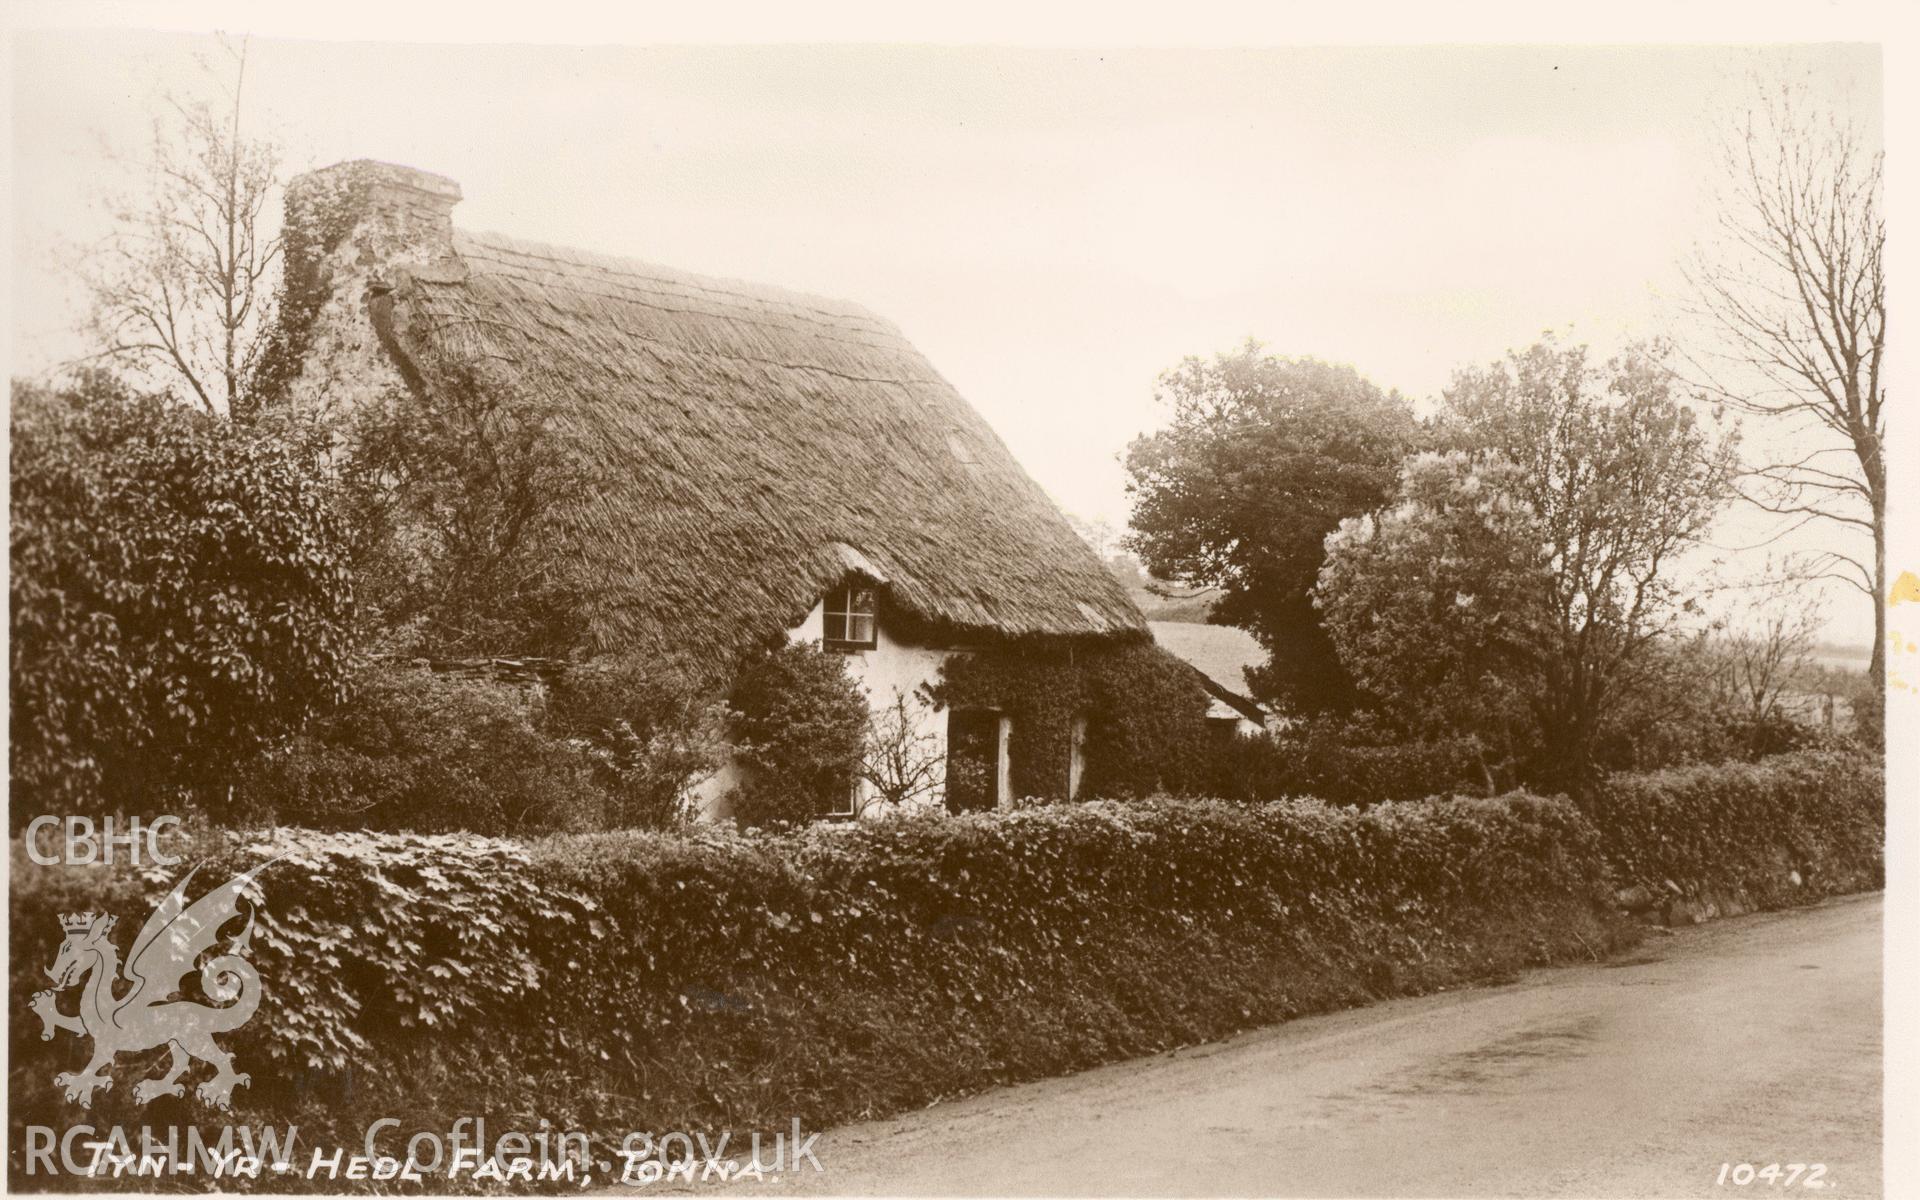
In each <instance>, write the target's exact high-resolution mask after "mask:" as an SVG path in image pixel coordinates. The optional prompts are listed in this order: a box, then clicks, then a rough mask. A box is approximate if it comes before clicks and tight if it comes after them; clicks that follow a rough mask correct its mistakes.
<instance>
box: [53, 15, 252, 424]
mask: <svg viewBox="0 0 1920 1200" xmlns="http://www.w3.org/2000/svg"><path fill="white" fill-rule="evenodd" d="M221 47H222V49H223V50H224V51H225V53H226V54H227V56H228V58H229V59H230V62H231V68H232V81H231V87H230V88H226V86H225V84H224V82H223V84H222V87H223V88H225V90H226V93H227V94H226V95H225V96H224V97H223V98H222V99H221V101H220V102H219V103H218V104H215V103H209V102H207V101H204V100H187V99H182V98H180V97H177V96H169V97H167V105H168V108H169V109H170V115H169V116H167V117H165V118H162V119H160V120H158V121H156V122H155V123H154V129H153V145H152V153H151V157H150V159H149V161H148V162H147V164H146V174H147V180H146V182H145V186H144V187H143V189H142V190H141V191H140V193H139V194H138V195H137V196H136V197H135V198H132V199H129V200H126V201H123V202H120V203H117V204H115V205H114V207H113V210H112V215H113V217H114V223H115V229H114V232H113V233H112V234H111V235H109V237H108V238H107V240H106V242H105V244H104V245H103V246H101V247H99V248H98V249H97V250H96V251H94V252H92V253H89V254H88V255H87V256H86V259H85V265H84V266H83V267H82V274H83V275H84V277H85V280H86V283H87V286H88V289H89V291H90V292H91V293H92V301H93V325H94V329H95V332H96V335H97V336H98V337H99V338H100V340H101V342H102V348H101V349H100V351H99V352H98V354H96V356H95V357H105V358H111V359H114V360H116V361H118V362H120V363H122V364H123V365H125V366H127V367H129V368H132V369H134V370H136V371H141V372H146V373H150V374H151V376H152V377H153V379H154V381H155V382H156V383H158V384H166V385H184V388H185V390H186V392H187V393H188V394H189V395H190V397H191V399H192V400H193V402H194V403H196V404H197V405H199V406H200V407H201V408H203V409H205V410H206V411H207V412H209V413H215V414H221V413H224V414H227V415H229V416H232V417H236V418H246V417H249V416H251V415H252V412H251V409H252V406H251V405H250V404H249V402H248V397H247V386H246V385H247V379H248V375H249V373H250V372H251V371H252V369H253V363H254V359H255V357H256V356H257V355H258V353H259V351H260V348H261V346H262V345H263V341H264V339H263V336H262V335H263V333H264V331H265V330H266V328H267V327H268V324H269V321H270V317H271V312H270V310H271V308H272V304H273V295H274V289H275V283H276V280H277V271H278V267H279V259H280V238H279V236H278V235H277V234H276V233H270V232H269V231H268V229H267V225H268V223H269V220H270V218H271V215H272V214H273V213H274V212H275V211H277V206H276V205H273V204H272V203H271V201H272V198H273V197H274V195H275V194H276V193H277V192H278V168H279V156H278V152H277V150H276V148H275V147H274V146H273V145H272V144H271V143H270V142H267V141H264V140H261V139H256V138H250V137H248V136H246V134H245V133H243V131H242V128H241V114H242V103H241V102H242V94H243V88H244V85H245V83H246V73H247V47H246V43H245V42H241V43H240V44H238V45H237V46H235V45H230V44H228V43H225V42H222V43H221Z"/></svg>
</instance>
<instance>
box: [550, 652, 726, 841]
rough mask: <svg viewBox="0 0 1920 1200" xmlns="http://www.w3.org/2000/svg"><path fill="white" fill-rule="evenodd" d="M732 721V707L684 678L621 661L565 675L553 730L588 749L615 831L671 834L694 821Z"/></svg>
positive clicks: (554, 694)
mask: <svg viewBox="0 0 1920 1200" xmlns="http://www.w3.org/2000/svg"><path fill="white" fill-rule="evenodd" d="M724 718H725V706H724V705H719V704H714V703H711V702H708V701H707V700H705V699H703V698H702V697H701V696H700V695H699V694H698V693H697V691H696V690H695V689H694V688H692V687H691V686H689V685H688V684H687V682H686V681H685V680H684V679H682V678H681V677H680V676H679V675H678V674H677V673H675V672H671V671H667V670H664V669H661V668H658V667H653V666H648V665H644V664H641V663H638V662H635V661H632V660H621V661H616V662H612V663H600V664H593V665H588V666H580V667H575V668H573V669H572V670H569V671H567V672H566V673H564V674H562V675H560V676H559V677H557V678H556V679H555V680H554V681H553V683H552V685H551V691H550V693H549V695H548V698H547V713H546V728H547V729H548V730H550V731H551V732H553V733H555V734H556V735H558V736H561V737H565V738H570V739H577V740H578V741H579V742H580V743H581V744H583V745H584V746H585V747H586V749H587V753H588V757H589V758H590V759H591V760H592V764H593V774H594V779H595V782H596V783H597V784H598V785H599V786H600V788H601V789H602V790H603V791H605V792H606V794H607V811H606V814H605V818H606V823H607V824H608V825H609V826H611V827H614V828H619V829H670V828H674V827H676V826H679V825H682V824H685V823H686V822H687V821H688V820H689V819H690V818H691V817H692V814H693V802H692V800H691V798H690V794H691V791H692V789H693V788H694V787H695V786H696V785H698V784H699V783H700V782H702V781H703V780H705V779H707V778H709V777H710V776H711V775H712V774H713V773H714V771H716V770H717V769H718V768H719V767H720V764H721V762H722V759H723V755H724V751H725V746H724V742H723V736H724V733H725V726H724Z"/></svg>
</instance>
